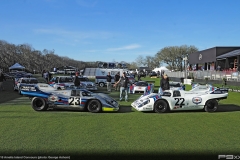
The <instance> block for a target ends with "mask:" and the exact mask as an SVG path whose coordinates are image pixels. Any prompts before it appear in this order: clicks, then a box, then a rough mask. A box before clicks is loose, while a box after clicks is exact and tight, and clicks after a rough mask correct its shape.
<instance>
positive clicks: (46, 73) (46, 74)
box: [43, 71, 48, 83]
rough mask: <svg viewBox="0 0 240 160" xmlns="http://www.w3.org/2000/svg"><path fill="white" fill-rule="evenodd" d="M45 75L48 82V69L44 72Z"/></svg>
mask: <svg viewBox="0 0 240 160" xmlns="http://www.w3.org/2000/svg"><path fill="white" fill-rule="evenodd" d="M43 77H44V78H45V80H46V82H47V83H48V71H46V72H45V73H43Z"/></svg>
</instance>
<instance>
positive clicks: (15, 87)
mask: <svg viewBox="0 0 240 160" xmlns="http://www.w3.org/2000/svg"><path fill="white" fill-rule="evenodd" d="M14 81H15V82H14V84H13V90H14V91H18V93H19V94H20V93H21V87H22V85H25V84H37V83H38V80H37V79H36V78H15V79H14Z"/></svg>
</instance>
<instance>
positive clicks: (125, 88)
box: [115, 72, 129, 102]
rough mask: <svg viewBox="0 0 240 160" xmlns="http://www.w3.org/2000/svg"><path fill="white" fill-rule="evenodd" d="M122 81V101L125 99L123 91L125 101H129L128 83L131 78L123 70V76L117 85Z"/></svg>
mask: <svg viewBox="0 0 240 160" xmlns="http://www.w3.org/2000/svg"><path fill="white" fill-rule="evenodd" d="M119 83H120V101H121V100H122V99H123V92H125V101H126V102H127V101H128V83H129V79H128V77H127V76H126V73H125V72H123V75H122V77H121V78H120V79H119V81H118V82H117V83H115V86H116V85H117V84H119Z"/></svg>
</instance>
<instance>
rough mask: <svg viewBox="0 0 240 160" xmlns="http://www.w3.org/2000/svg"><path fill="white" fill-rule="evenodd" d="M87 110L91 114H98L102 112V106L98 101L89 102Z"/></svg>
mask: <svg viewBox="0 0 240 160" xmlns="http://www.w3.org/2000/svg"><path fill="white" fill-rule="evenodd" d="M87 109H88V111H89V112H92V113H99V112H101V111H102V105H101V103H100V102H99V101H98V100H91V101H90V102H89V103H88V106H87Z"/></svg>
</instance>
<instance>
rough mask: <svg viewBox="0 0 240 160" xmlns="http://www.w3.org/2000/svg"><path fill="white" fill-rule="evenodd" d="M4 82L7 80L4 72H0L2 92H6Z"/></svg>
mask: <svg viewBox="0 0 240 160" xmlns="http://www.w3.org/2000/svg"><path fill="white" fill-rule="evenodd" d="M3 81H6V78H5V76H4V74H3V72H2V70H0V89H1V90H2V91H4V87H3Z"/></svg>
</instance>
